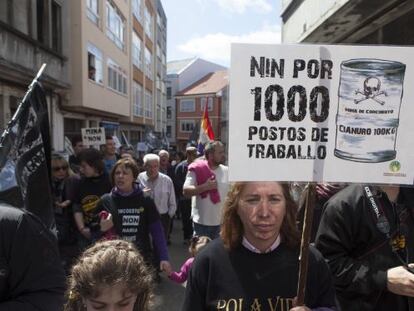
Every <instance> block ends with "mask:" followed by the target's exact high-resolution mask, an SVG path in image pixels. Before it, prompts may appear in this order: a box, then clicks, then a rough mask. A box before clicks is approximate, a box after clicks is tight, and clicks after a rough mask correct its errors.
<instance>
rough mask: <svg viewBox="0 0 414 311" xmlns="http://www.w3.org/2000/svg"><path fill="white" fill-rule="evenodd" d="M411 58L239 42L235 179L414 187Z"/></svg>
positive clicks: (232, 147)
mask: <svg viewBox="0 0 414 311" xmlns="http://www.w3.org/2000/svg"><path fill="white" fill-rule="evenodd" d="M413 55H414V48H411V47H384V46H334V45H331V46H327V45H325V46H321V45H254V44H233V45H232V52H231V72H230V73H231V75H230V76H231V79H230V109H229V111H230V112H229V115H230V116H229V119H230V120H229V130H230V132H229V133H230V135H229V137H230V139H229V178H230V180H232V181H249V180H256V181H265V180H275V181H316V182H322V181H324V182H357V183H380V184H413V178H414V139H412V138H411V135H412V133H414V103H413V102H414V57H413ZM248 168H252V169H248Z"/></svg>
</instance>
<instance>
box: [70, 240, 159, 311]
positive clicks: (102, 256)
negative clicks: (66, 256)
mask: <svg viewBox="0 0 414 311" xmlns="http://www.w3.org/2000/svg"><path fill="white" fill-rule="evenodd" d="M116 284H125V289H127V290H128V291H130V292H131V293H133V294H137V300H136V302H135V305H134V309H133V310H134V311H138V310H144V311H146V310H148V308H149V301H150V298H151V296H152V288H153V285H152V275H151V272H150V270H149V269H148V268H147V266H146V264H145V262H144V259H143V258H142V256H141V255H140V254H139V252H138V251H137V249H136V248H135V246H134V245H133V244H131V243H129V242H126V241H122V240H111V241H102V242H98V243H96V244H95V245H94V246H92V247H90V248H88V249H87V250H86V251H85V252H84V253H83V254H82V256H81V257H80V258H79V259H78V261H77V263H76V264H75V265H74V266H73V268H72V273H71V276H70V277H69V280H68V289H67V292H66V298H67V303H66V305H65V308H64V310H65V311H80V310H86V308H85V306H84V305H83V299H85V298H86V299H87V298H94V297H97V296H99V295H100V294H101V293H100V291H101V290H102V289H103V288H105V287H110V286H113V285H116Z"/></svg>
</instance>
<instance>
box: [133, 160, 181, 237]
mask: <svg viewBox="0 0 414 311" xmlns="http://www.w3.org/2000/svg"><path fill="white" fill-rule="evenodd" d="M144 169H145V171H144V172H142V173H140V174H139V175H138V182H139V183H140V184H141V185H142V187H143V190H144V193H146V194H147V195H149V196H150V197H151V198H152V199H153V200H154V202H155V205H156V206H157V209H158V212H159V213H160V216H161V223H162V226H163V229H164V234H165V239H166V241H169V238H168V235H169V228H170V223H171V219H172V217H173V216H174V214H175V211H176V209H177V203H176V201H175V193H174V184H173V182H172V180H171V178H170V177H168V176H167V175H165V174H163V173H160V171H159V170H160V157H159V156H158V155H156V154H152V153H149V154H146V155H145V156H144Z"/></svg>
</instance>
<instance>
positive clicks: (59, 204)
mask: <svg viewBox="0 0 414 311" xmlns="http://www.w3.org/2000/svg"><path fill="white" fill-rule="evenodd" d="M51 167H52V194H53V203H54V215H55V221H56V229H57V237H58V244H59V253H60V256H61V260H62V265H63V267H64V268H65V270H66V271H67V272H68V271H69V267H70V266H71V263H72V260H73V258H74V257H76V255H77V247H76V241H77V239H76V228H75V222H74V219H73V211H72V194H71V192H72V191H71V190H72V189H73V184H74V182H75V179H77V177H76V176H75V174H74V173H73V172H72V170H71V169H70V167H69V163H68V161H66V159H65V158H64V157H63V156H62V155H60V154H53V155H52V160H51Z"/></svg>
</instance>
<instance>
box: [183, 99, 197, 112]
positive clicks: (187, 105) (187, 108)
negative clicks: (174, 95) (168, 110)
mask: <svg viewBox="0 0 414 311" xmlns="http://www.w3.org/2000/svg"><path fill="white" fill-rule="evenodd" d="M180 111H181V112H194V111H195V104H194V99H182V100H180Z"/></svg>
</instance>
